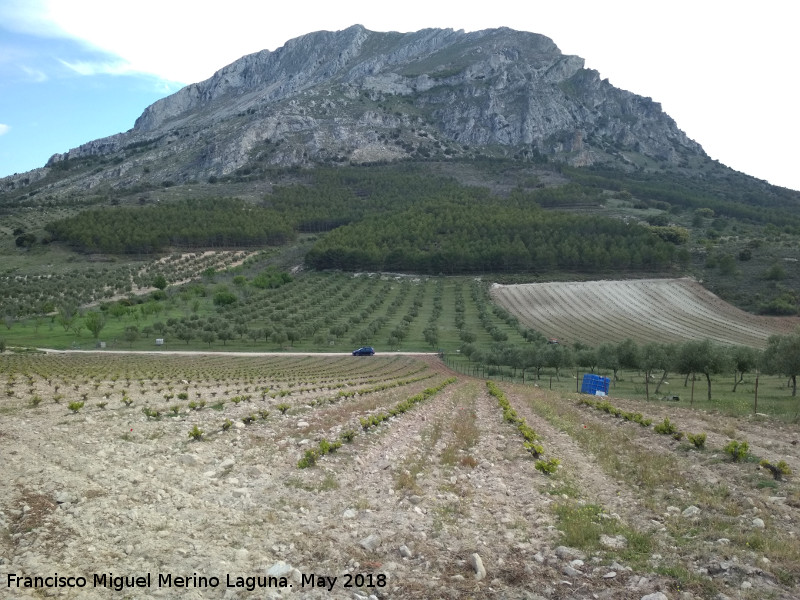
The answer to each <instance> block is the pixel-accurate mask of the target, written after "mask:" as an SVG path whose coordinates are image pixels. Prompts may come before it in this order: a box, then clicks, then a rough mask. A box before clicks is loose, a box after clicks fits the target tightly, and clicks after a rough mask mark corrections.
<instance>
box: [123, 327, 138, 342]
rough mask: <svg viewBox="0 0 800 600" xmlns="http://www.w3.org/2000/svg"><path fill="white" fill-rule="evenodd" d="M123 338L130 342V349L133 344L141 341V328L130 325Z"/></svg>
mask: <svg viewBox="0 0 800 600" xmlns="http://www.w3.org/2000/svg"><path fill="white" fill-rule="evenodd" d="M122 338H123V339H124V340H125V341H126V342H128V345H129V347H132V346H133V342H135V341H136V340H138V339H139V328H138V327H137V326H136V325H129V326H128V327H126V328H125V331H124V332H123V333H122Z"/></svg>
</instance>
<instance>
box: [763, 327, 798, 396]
mask: <svg viewBox="0 0 800 600" xmlns="http://www.w3.org/2000/svg"><path fill="white" fill-rule="evenodd" d="M763 364H764V370H765V371H767V372H768V373H775V374H781V375H786V376H787V377H788V378H789V380H790V381H791V382H792V396H793V397H794V396H797V376H798V375H799V374H800V330H797V331H795V332H794V333H792V334H790V335H773V336H771V337H770V338H769V340H767V349H766V350H765V351H764V359H763Z"/></svg>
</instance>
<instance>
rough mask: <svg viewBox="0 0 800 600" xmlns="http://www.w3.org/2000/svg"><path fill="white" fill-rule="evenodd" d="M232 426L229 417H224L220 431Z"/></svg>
mask: <svg viewBox="0 0 800 600" xmlns="http://www.w3.org/2000/svg"><path fill="white" fill-rule="evenodd" d="M232 426H233V421H231V420H230V419H225V421H223V423H222V431H228V429H230V428H231V427H232Z"/></svg>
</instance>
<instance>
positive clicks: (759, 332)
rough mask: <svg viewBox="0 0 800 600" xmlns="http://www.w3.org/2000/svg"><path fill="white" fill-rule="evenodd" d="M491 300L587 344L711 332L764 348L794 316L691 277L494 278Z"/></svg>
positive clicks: (531, 323) (725, 340) (546, 330)
mask: <svg viewBox="0 0 800 600" xmlns="http://www.w3.org/2000/svg"><path fill="white" fill-rule="evenodd" d="M492 297H493V299H494V300H495V301H496V302H497V303H498V304H500V305H501V306H503V307H505V308H506V309H507V310H508V311H510V312H511V313H512V314H514V315H515V316H516V317H517V318H518V319H519V320H520V322H522V323H524V324H525V325H527V326H528V327H531V328H533V329H536V330H538V331H540V332H541V333H542V334H544V335H545V336H547V337H551V338H558V339H560V340H563V341H567V342H574V341H581V342H584V343H588V344H593V345H594V344H599V343H602V342H620V341H622V340H624V339H625V338H631V339H633V340H635V341H637V342H640V343H641V342H653V341H654V342H666V343H672V342H681V341H685V340H687V339H706V338H707V339H710V340H712V341H714V342H718V343H720V344H726V345H736V344H738V345H745V346H753V347H756V348H763V347H765V346H766V344H767V339H768V338H769V336H771V335H774V334H785V333H788V332H790V331H791V330H792V328H794V327H796V326H797V325H798V324H800V320H798V319H797V318H788V317H764V316H756V315H751V314H749V313H746V312H744V311H742V310H740V309H738V308H736V307H735V306H732V305H730V304H728V303H727V302H725V301H723V300H721V299H720V298H718V297H717V296H715V295H714V294H712V293H711V292H709V291H708V290H706V289H705V288H703V286H701V285H700V284H699V283H697V282H696V281H693V280H691V279H639V280H632V281H589V282H556V283H528V284H522V285H495V286H494V287H493V289H492Z"/></svg>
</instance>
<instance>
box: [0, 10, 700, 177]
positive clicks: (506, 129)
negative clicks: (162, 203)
mask: <svg viewBox="0 0 800 600" xmlns="http://www.w3.org/2000/svg"><path fill="white" fill-rule="evenodd" d="M483 154H485V155H489V156H503V157H514V158H519V159H521V160H523V161H530V160H534V161H535V160H544V159H548V160H553V159H555V160H558V161H563V162H565V163H567V164H570V165H574V166H587V165H597V164H613V165H616V166H617V167H620V168H623V169H641V168H651V167H653V165H656V164H658V165H667V166H669V167H680V166H686V165H688V164H689V163H690V162H691V161H697V160H699V161H707V160H709V159H708V157H707V156H706V154H705V152H704V151H703V149H702V147H701V146H700V145H699V144H697V143H696V142H694V141H693V140H691V139H689V138H688V136H686V134H685V133H684V132H682V131H681V130H680V129H679V128H678V126H677V124H676V123H675V121H674V120H673V119H672V118H671V117H669V115H667V114H666V113H664V112H663V110H662V109H661V106H660V104H658V103H657V102H654V101H653V100H652V99H650V98H645V97H642V96H638V95H636V94H633V93H631V92H628V91H625V90H621V89H618V88H615V87H614V86H612V85H611V84H610V83H609V82H608V80H604V79H601V78H600V76H599V74H598V73H597V71H594V70H591V69H586V68H584V61H583V59H582V58H580V57H577V56H570V55H564V54H562V53H561V51H560V50H559V49H558V47H557V46H556V44H555V43H554V42H553V41H552V40H551V39H550V38H547V37H545V36H543V35H540V34H535V33H529V32H521V31H515V30H513V29H509V28H499V29H486V30H482V31H477V32H470V33H464V32H463V31H454V30H452V29H424V30H420V31H417V32H411V33H397V32H389V33H381V32H373V31H369V30H367V29H365V28H364V27H363V26H360V25H354V26H351V27H349V28H347V29H344V30H341V31H335V32H331V31H318V32H313V33H309V34H306V35H304V36H300V37H298V38H294V39H292V40H289V41H288V42H286V44H284V45H283V46H282V47H280V48H278V49H276V50H274V51H269V50H262V51H260V52H256V53H253V54H250V55H247V56H244V57H242V58H240V59H238V60H237V61H234V62H233V63H231V64H229V65H226V66H224V67H222V68H221V69H219V70H218V71H217V72H216V73H215V74H214V75H213V76H212V77H210V78H209V79H207V80H205V81H202V82H198V83H195V84H191V85H188V86H186V87H184V88H182V89H181V90H179V91H178V92H176V93H174V94H172V95H170V96H168V97H166V98H163V99H161V100H158V101H156V102H155V103H153V104H152V105H150V106H148V107H147V108H145V109H144V111H143V112H142V115H141V116H140V117H139V118H138V119H137V120H136V122H135V124H134V126H133V128H132V129H130V130H129V131H127V132H124V133H118V134H115V135H112V136H108V137H105V138H101V139H97V140H92V141H89V142H87V143H86V144H82V145H81V146H78V147H77V148H73V149H71V150H69V151H67V152H65V153H61V154H56V155H54V156H53V157H51V158H50V160H49V161H48V162H47V165H45V167H43V168H41V169H35V170H33V171H30V172H28V173H26V174H21V175H17V176H11V177H7V178H4V179H2V180H0V191H8V190H9V189H15V188H18V186H24V185H26V183H25V182H27V184H29V183H32V182H35V181H37V180H41V179H43V178H45V177H47V176H48V175H52V174H53V172H58V173H59V177H58V178H57V179H59V181H57V182H53V184H52V185H51V186H50V187H51V189H54V190H57V189H59V188H65V189H73V190H74V189H91V188H93V187H96V186H98V185H101V184H107V185H109V186H110V187H112V188H126V187H132V186H137V185H142V184H145V183H150V184H159V183H161V182H162V181H166V180H169V181H170V182H175V183H183V182H190V181H193V180H202V179H207V178H209V177H219V176H225V175H228V174H231V173H233V172H235V171H236V170H237V169H242V168H244V167H246V166H247V165H249V164H252V163H254V162H255V163H260V164H266V165H272V166H276V167H287V166H313V165H314V164H341V163H345V162H353V163H365V162H375V161H397V160H402V159H406V158H416V159H420V158H421V159H427V158H440V159H452V158H460V157H475V156H477V155H483ZM98 157H100V158H104V159H107V160H108V161H109V162H111V163H112V164H111V165H101V166H99V167H96V168H95V169H93V172H92V173H91V174H90V175H88V176H86V175H85V174H84V175H83V176H81V177H77V178H75V177H72V178H70V176H69V169H68V168H66V167H67V164H68V163H69V162H70V161H76V160H78V161H79V160H83V159H90V158H98ZM50 179H56V178H54V177H50Z"/></svg>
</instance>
